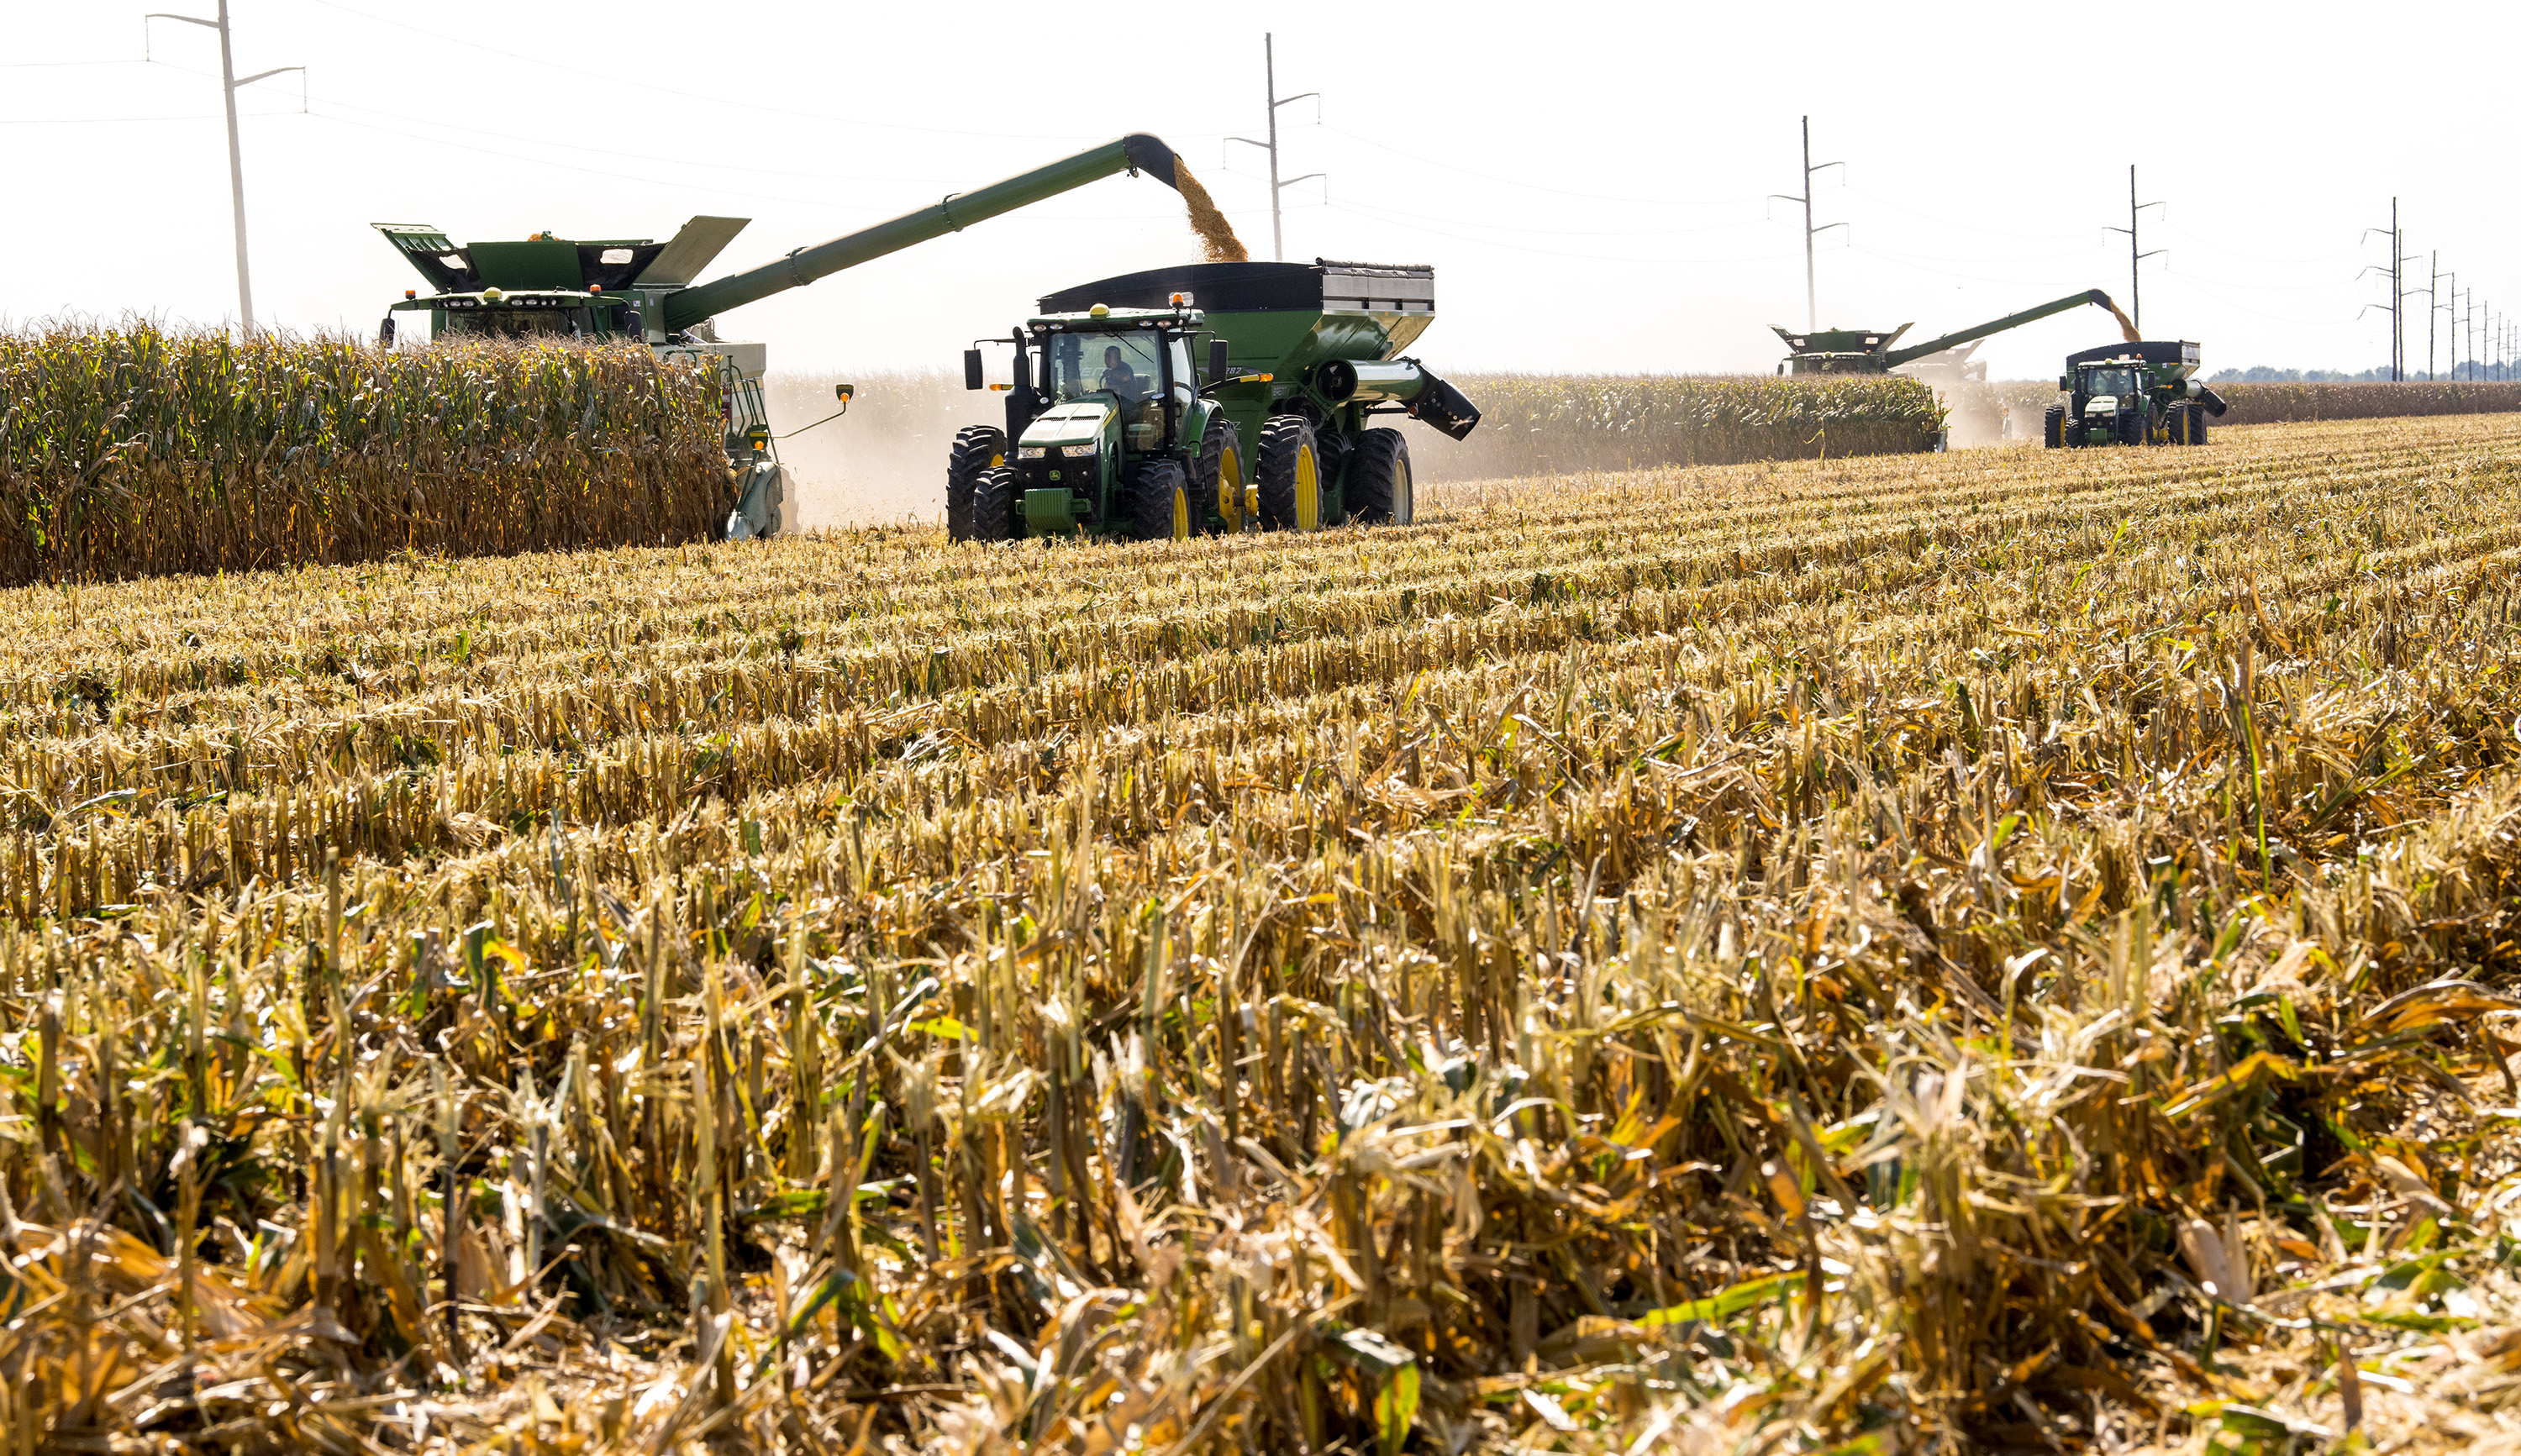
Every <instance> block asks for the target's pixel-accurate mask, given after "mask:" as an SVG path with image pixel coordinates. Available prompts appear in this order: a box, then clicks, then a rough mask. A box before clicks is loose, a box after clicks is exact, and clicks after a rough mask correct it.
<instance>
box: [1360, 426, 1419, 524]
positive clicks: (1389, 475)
mask: <svg viewBox="0 0 2521 1456" xmlns="http://www.w3.org/2000/svg"><path fill="white" fill-rule="evenodd" d="M1348 499H1349V503H1350V505H1351V507H1352V510H1351V511H1350V513H1349V514H1350V515H1352V516H1353V517H1355V518H1356V519H1357V520H1359V521H1362V522H1364V523H1366V524H1368V525H1407V524H1408V523H1410V522H1412V521H1414V520H1416V519H1417V517H1418V501H1417V493H1416V490H1415V488H1414V487H1413V485H1412V483H1411V481H1410V478H1409V442H1408V441H1407V440H1406V439H1403V438H1401V435H1400V432H1399V431H1398V430H1369V431H1367V432H1365V433H1364V434H1362V435H1360V436H1358V437H1357V442H1356V450H1355V452H1354V453H1353V454H1352V455H1351V456H1350V457H1349V462H1348Z"/></svg>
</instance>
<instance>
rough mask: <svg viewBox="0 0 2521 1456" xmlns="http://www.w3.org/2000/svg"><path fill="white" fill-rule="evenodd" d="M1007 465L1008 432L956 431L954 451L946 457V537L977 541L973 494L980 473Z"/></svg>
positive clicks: (979, 427) (987, 428)
mask: <svg viewBox="0 0 2521 1456" xmlns="http://www.w3.org/2000/svg"><path fill="white" fill-rule="evenodd" d="M1006 463H1007V432H1005V431H1003V430H1000V429H999V428H997V427H996V426H994V425H966V426H964V427H963V428H962V429H960V430H957V431H955V432H954V448H953V450H952V451H951V452H950V453H949V454H947V455H946V457H945V534H946V535H947V536H949V537H951V538H953V539H954V540H957V541H969V540H972V539H974V536H973V534H972V493H973V490H974V488H975V487H976V486H977V485H978V484H979V483H980V479H981V472H983V471H985V470H994V469H996V468H997V467H999V466H1002V465H1004V464H1006Z"/></svg>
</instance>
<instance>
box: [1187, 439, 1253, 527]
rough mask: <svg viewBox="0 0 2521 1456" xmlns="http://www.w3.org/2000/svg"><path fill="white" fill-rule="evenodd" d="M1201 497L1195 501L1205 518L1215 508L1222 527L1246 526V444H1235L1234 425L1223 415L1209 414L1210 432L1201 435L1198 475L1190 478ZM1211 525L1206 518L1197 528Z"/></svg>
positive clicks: (1194, 491) (1192, 487)
mask: <svg viewBox="0 0 2521 1456" xmlns="http://www.w3.org/2000/svg"><path fill="white" fill-rule="evenodd" d="M1191 490H1192V492H1193V494H1195V495H1196V496H1197V497H1198V499H1197V500H1196V501H1195V502H1193V504H1195V505H1196V506H1197V507H1198V508H1199V514H1200V515H1201V516H1202V517H1203V518H1204V517H1205V516H1206V515H1207V513H1208V511H1209V510H1210V509H1211V508H1212V507H1214V508H1215V511H1216V519H1217V520H1218V521H1219V522H1220V523H1222V524H1221V525H1219V526H1217V527H1215V528H1216V529H1220V530H1229V531H1239V530H1241V529H1243V525H1244V522H1243V446H1242V445H1240V444H1238V443H1236V441H1235V438H1234V427H1233V426H1231V425H1228V424H1227V423H1225V417H1224V416H1222V415H1211V416H1209V417H1208V431H1207V432H1206V433H1204V434H1202V435H1201V436H1200V437H1199V474H1198V477H1197V478H1195V479H1193V480H1192V481H1191ZM1197 528H1198V529H1202V530H1206V529H1209V528H1210V527H1209V526H1208V525H1207V524H1206V523H1205V521H1204V520H1203V522H1202V523H1201V524H1200V525H1199V526H1198V527H1197Z"/></svg>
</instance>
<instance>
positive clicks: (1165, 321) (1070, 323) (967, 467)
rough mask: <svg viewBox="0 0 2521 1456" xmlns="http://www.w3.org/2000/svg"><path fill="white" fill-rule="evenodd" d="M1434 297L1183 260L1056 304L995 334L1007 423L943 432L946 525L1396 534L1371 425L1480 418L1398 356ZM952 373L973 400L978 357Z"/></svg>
mask: <svg viewBox="0 0 2521 1456" xmlns="http://www.w3.org/2000/svg"><path fill="white" fill-rule="evenodd" d="M1435 289H1436V285H1435V270H1434V269H1432V268H1426V267H1387V266H1381V265H1376V264H1368V263H1344V262H1332V261H1328V260H1321V261H1316V262H1312V263H1254V262H1241V263H1192V264H1185V265H1183V266H1181V267H1175V268H1159V269H1154V270H1151V271H1149V272H1144V273H1131V274H1126V275H1123V276H1121V277H1117V278H1107V279H1102V280H1100V281H1098V282H1094V283H1088V284H1081V285H1079V286H1077V287H1076V288H1072V289H1066V290H1063V291H1061V292H1059V293H1056V294H1053V295H1051V296H1048V297H1045V298H1043V299H1041V301H1040V308H1041V312H1040V313H1039V314H1038V315H1037V316H1035V317H1034V318H1032V319H1031V320H1028V321H1027V322H1026V324H1025V325H1024V327H1022V328H1020V329H1018V330H1016V331H1015V333H1014V335H1013V336H1012V337H1011V339H1010V340H1009V342H1011V343H1012V344H1013V345H1014V347H1015V363H1014V378H1013V382H1012V384H1011V385H1009V386H1005V387H1004V388H1006V389H1007V391H1008V399H1007V416H1006V424H1005V426H1004V427H1003V428H1000V427H997V426H974V427H972V428H969V429H966V430H964V431H962V432H960V433H958V434H957V435H956V436H955V440H954V446H953V452H952V455H951V458H950V459H949V461H948V465H947V471H946V523H947V526H948V528H949V530H951V531H952V533H953V535H954V537H955V539H957V540H983V541H993V540H1006V539H1011V538H1014V537H1019V536H1032V535H1046V534H1061V533H1067V532H1072V531H1081V532H1087V533H1092V534H1109V535H1134V536H1137V537H1139V538H1141V539H1148V538H1158V537H1167V536H1169V537H1173V538H1181V537H1186V536H1189V535H1191V534H1194V533H1203V532H1210V531H1229V530H1249V529H1254V528H1267V529H1273V530H1306V531H1309V530H1318V529H1320V528H1322V527H1323V526H1326V525H1334V524H1337V523H1341V522H1343V521H1350V520H1354V521H1359V522H1364V523H1395V524H1407V523H1409V522H1410V521H1411V520H1412V519H1414V517H1415V514H1416V491H1415V488H1414V485H1413V481H1412V477H1411V474H1410V467H1409V449H1408V444H1407V441H1406V440H1405V439H1404V438H1403V437H1402V435H1401V433H1400V432H1399V431H1398V430H1394V429H1390V428H1388V427H1370V426H1369V423H1368V422H1369V421H1370V420H1372V419H1373V417H1375V416H1377V415H1408V416H1410V417H1412V418H1415V419H1417V420H1419V421H1421V422H1422V423H1425V424H1428V425H1432V426H1434V427H1435V428H1436V429H1438V430H1440V431H1443V432H1444V433H1446V434H1448V435H1450V436H1452V437H1453V438H1455V439H1461V438H1463V437H1464V436H1466V435H1468V434H1469V433H1470V432H1471V431H1472V430H1473V429H1474V428H1475V427H1477V426H1478V424H1479V420H1480V414H1479V410H1478V408H1477V407H1476V406H1474V405H1473V404H1472V403H1471V402H1470V400H1469V399H1467V398H1465V397H1464V396H1463V394H1462V392H1461V391H1460V390H1459V389H1456V388H1454V387H1452V386H1451V385H1448V384H1446V383H1445V382H1444V381H1443V380H1442V379H1439V378H1438V377H1437V376H1436V375H1434V374H1432V373H1430V372H1429V371H1428V370H1427V369H1426V367H1425V366H1423V365H1422V364H1420V363H1419V362H1418V361H1417V360H1416V359H1414V358H1409V357H1405V356H1403V355H1402V354H1401V350H1403V349H1405V348H1407V347H1409V345H1410V344H1412V343H1414V342H1415V341H1417V340H1418V338H1419V336H1420V335H1422V334H1424V333H1425V332H1426V330H1427V326H1428V325H1429V324H1432V323H1433V322H1435V318H1436V302H1435ZM964 375H965V380H964V382H965V384H966V385H968V386H969V387H972V388H975V389H977V388H981V387H983V381H982V375H983V361H982V358H981V355H980V352H979V350H977V349H975V350H973V351H972V352H970V353H968V354H966V355H965V357H964ZM1010 441H1012V442H1013V446H1012V448H1010V445H1009V442H1010Z"/></svg>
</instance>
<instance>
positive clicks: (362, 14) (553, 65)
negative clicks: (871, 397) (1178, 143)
mask: <svg viewBox="0 0 2521 1456" xmlns="http://www.w3.org/2000/svg"><path fill="white" fill-rule="evenodd" d="M314 3H315V4H317V5H320V6H323V7H324V8H325V9H327V10H338V11H340V12H342V13H343V14H344V15H353V16H357V17H358V18H360V19H361V20H364V21H373V22H375V23H378V24H380V25H391V26H393V27H394V28H395V29H397V30H408V31H410V32H411V33H412V34H414V35H426V36H428V37H429V38H430V39H432V40H442V41H445V42H447V43H448V44H450V45H460V46H468V47H470V48H472V49H474V50H477V51H481V52H483V53H484V54H487V55H492V56H500V57H504V58H506V59H508V60H511V61H522V62H525V63H526V64H527V65H528V66H540V67H543V68H548V69H551V70H558V71H565V72H567V73H568V74H571V75H578V76H585V77H587V78H589V79H591V80H598V81H607V82H610V83H612V84H615V85H619V86H636V87H638V88H639V89H641V90H643V91H653V92H655V93H657V94H658V95H660V96H673V97H679V98H681V99H682V100H685V101H703V102H708V103H709V104H710V105H711V106H722V107H732V108H735V109H737V110H740V111H748V112H759V113H761V114H764V115H770V116H793V117H796V118H799V119H801V120H806V121H833V122H838V123H840V124H841V125H844V126H869V127H879V128H882V129H885V130H889V131H913V132H920V133H923V134H925V135H928V136H963V137H989V138H994V139H997V140H1001V141H1007V140H1014V141H1041V140H1051V141H1090V140H1096V139H1098V138H1099V135H1100V134H1099V133H1096V134H1091V135H1089V134H1087V133H1083V132H1070V133H1064V134H1052V133H1046V132H1037V131H1025V132H1018V131H972V130H967V129H965V128H961V127H952V126H917V125H913V124H911V123H909V122H906V121H869V120H866V119H864V118H862V117H858V116H840V115H834V114H831V113H828V112H801V111H798V110H796V109H794V108H792V107H775V106H764V105H763V104H761V103H760V102H756V101H737V100H735V99H733V98H732V97H725V96H712V95H710V94H709V93H708V92H705V91H685V90H682V89H680V88H678V87H673V86H660V85H658V84H657V83H656V82H654V81H643V80H640V79H639V78H637V77H636V76H628V75H619V74H616V73H614V72H611V71H603V70H590V69H588V68H585V67H582V66H570V65H566V64H564V63H562V62H558V61H547V60H545V59H543V58H542V57H540V56H533V55H527V54H526V53H525V52H523V51H505V50H501V49H499V48H498V47H497V46H491V45H483V44H482V43H481V42H480V41H478V40H468V39H466V38H465V37H463V36H461V35H450V34H448V33H446V32H445V31H442V30H431V29H428V28H426V27H424V26H420V25H414V24H412V23H409V22H406V21H397V20H394V19H392V18H391V17H389V16H381V15H378V14H376V13H375V12H373V11H366V10H361V9H359V8H357V7H356V6H351V5H344V4H341V3H340V0H314Z"/></svg>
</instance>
